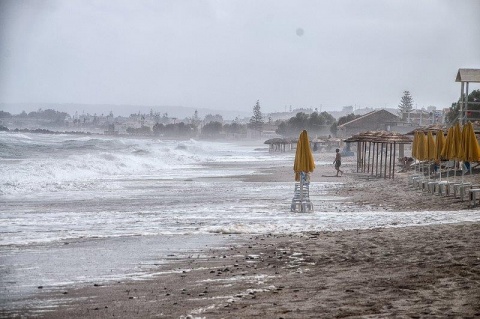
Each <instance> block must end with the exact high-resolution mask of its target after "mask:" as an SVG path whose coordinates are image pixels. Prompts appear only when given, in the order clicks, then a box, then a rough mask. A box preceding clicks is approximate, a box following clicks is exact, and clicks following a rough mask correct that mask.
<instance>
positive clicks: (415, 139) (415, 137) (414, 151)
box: [412, 131, 418, 159]
mask: <svg viewBox="0 0 480 319" xmlns="http://www.w3.org/2000/svg"><path fill="white" fill-rule="evenodd" d="M417 148H418V132H417V131H415V133H414V134H413V143H412V157H413V158H414V159H417Z"/></svg>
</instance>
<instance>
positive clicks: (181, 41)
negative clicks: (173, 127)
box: [0, 0, 480, 112]
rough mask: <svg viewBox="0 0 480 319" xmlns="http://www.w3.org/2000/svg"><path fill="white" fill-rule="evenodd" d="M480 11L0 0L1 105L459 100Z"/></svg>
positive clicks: (479, 48)
mask: <svg viewBox="0 0 480 319" xmlns="http://www.w3.org/2000/svg"><path fill="white" fill-rule="evenodd" d="M479 13H480V1H478V0H462V1H458V0H450V1H448V0H437V1H435V0H424V1H418V0H398V1H395V0H392V1H385V0H363V1H359V0H351V1H346V0H336V1H331V0H329V1H314V0H312V1H302V0H292V1H285V0H271V1H261V0H252V1H245V0H238V1H237V0H235V1H233V0H232V1H228V0H222V1H220V0H218V1H214V0H190V1H183V0H164V1H161V0H155V1H154V0H151V1H149V0H135V1H134V0H131V1H126V0H120V1H119V0H115V1H114V0H108V1H107V0H105V1H99V0H68V1H63V0H43V1H24V0H0V103H37V102H42V103H86V104H118V105H125V104H133V105H149V106H160V105H174V106H185V107H195V108H213V109H231V110H245V111H248V112H249V111H251V110H252V107H253V106H254V104H255V102H256V100H260V105H261V109H262V111H263V112H273V111H285V107H286V106H288V107H289V106H290V105H292V107H294V108H296V107H313V108H319V109H320V108H321V110H322V111H323V110H327V111H328V110H336V109H340V108H341V107H342V106H346V105H353V106H356V107H357V108H358V107H393V108H396V107H397V106H398V104H399V102H400V99H401V97H402V95H403V91H404V90H409V91H410V92H411V94H412V97H413V99H414V102H415V104H416V105H417V106H418V108H420V107H426V106H429V105H434V106H437V107H438V108H443V107H449V106H450V104H451V103H452V102H453V101H455V100H457V99H458V96H459V93H460V85H459V84H458V83H455V76H456V73H457V71H458V69H459V68H480V16H479ZM475 88H480V87H478V85H477V86H475V85H471V90H472V89H475ZM9 111H11V110H9ZM106 111H109V110H106Z"/></svg>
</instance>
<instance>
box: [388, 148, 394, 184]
mask: <svg viewBox="0 0 480 319" xmlns="http://www.w3.org/2000/svg"><path fill="white" fill-rule="evenodd" d="M388 145H389V146H390V161H389V163H388V178H392V148H393V145H392V143H388Z"/></svg>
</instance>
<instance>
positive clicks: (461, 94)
mask: <svg viewBox="0 0 480 319" xmlns="http://www.w3.org/2000/svg"><path fill="white" fill-rule="evenodd" d="M464 87H465V84H464V82H462V83H461V85H460V124H462V125H463V110H464V108H463V106H464V101H465V96H464V94H463V91H464Z"/></svg>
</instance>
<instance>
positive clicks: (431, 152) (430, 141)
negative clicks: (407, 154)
mask: <svg viewBox="0 0 480 319" xmlns="http://www.w3.org/2000/svg"><path fill="white" fill-rule="evenodd" d="M426 156H427V158H426V160H429V161H433V160H435V139H434V138H433V133H432V131H428V133H427V152H426Z"/></svg>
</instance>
